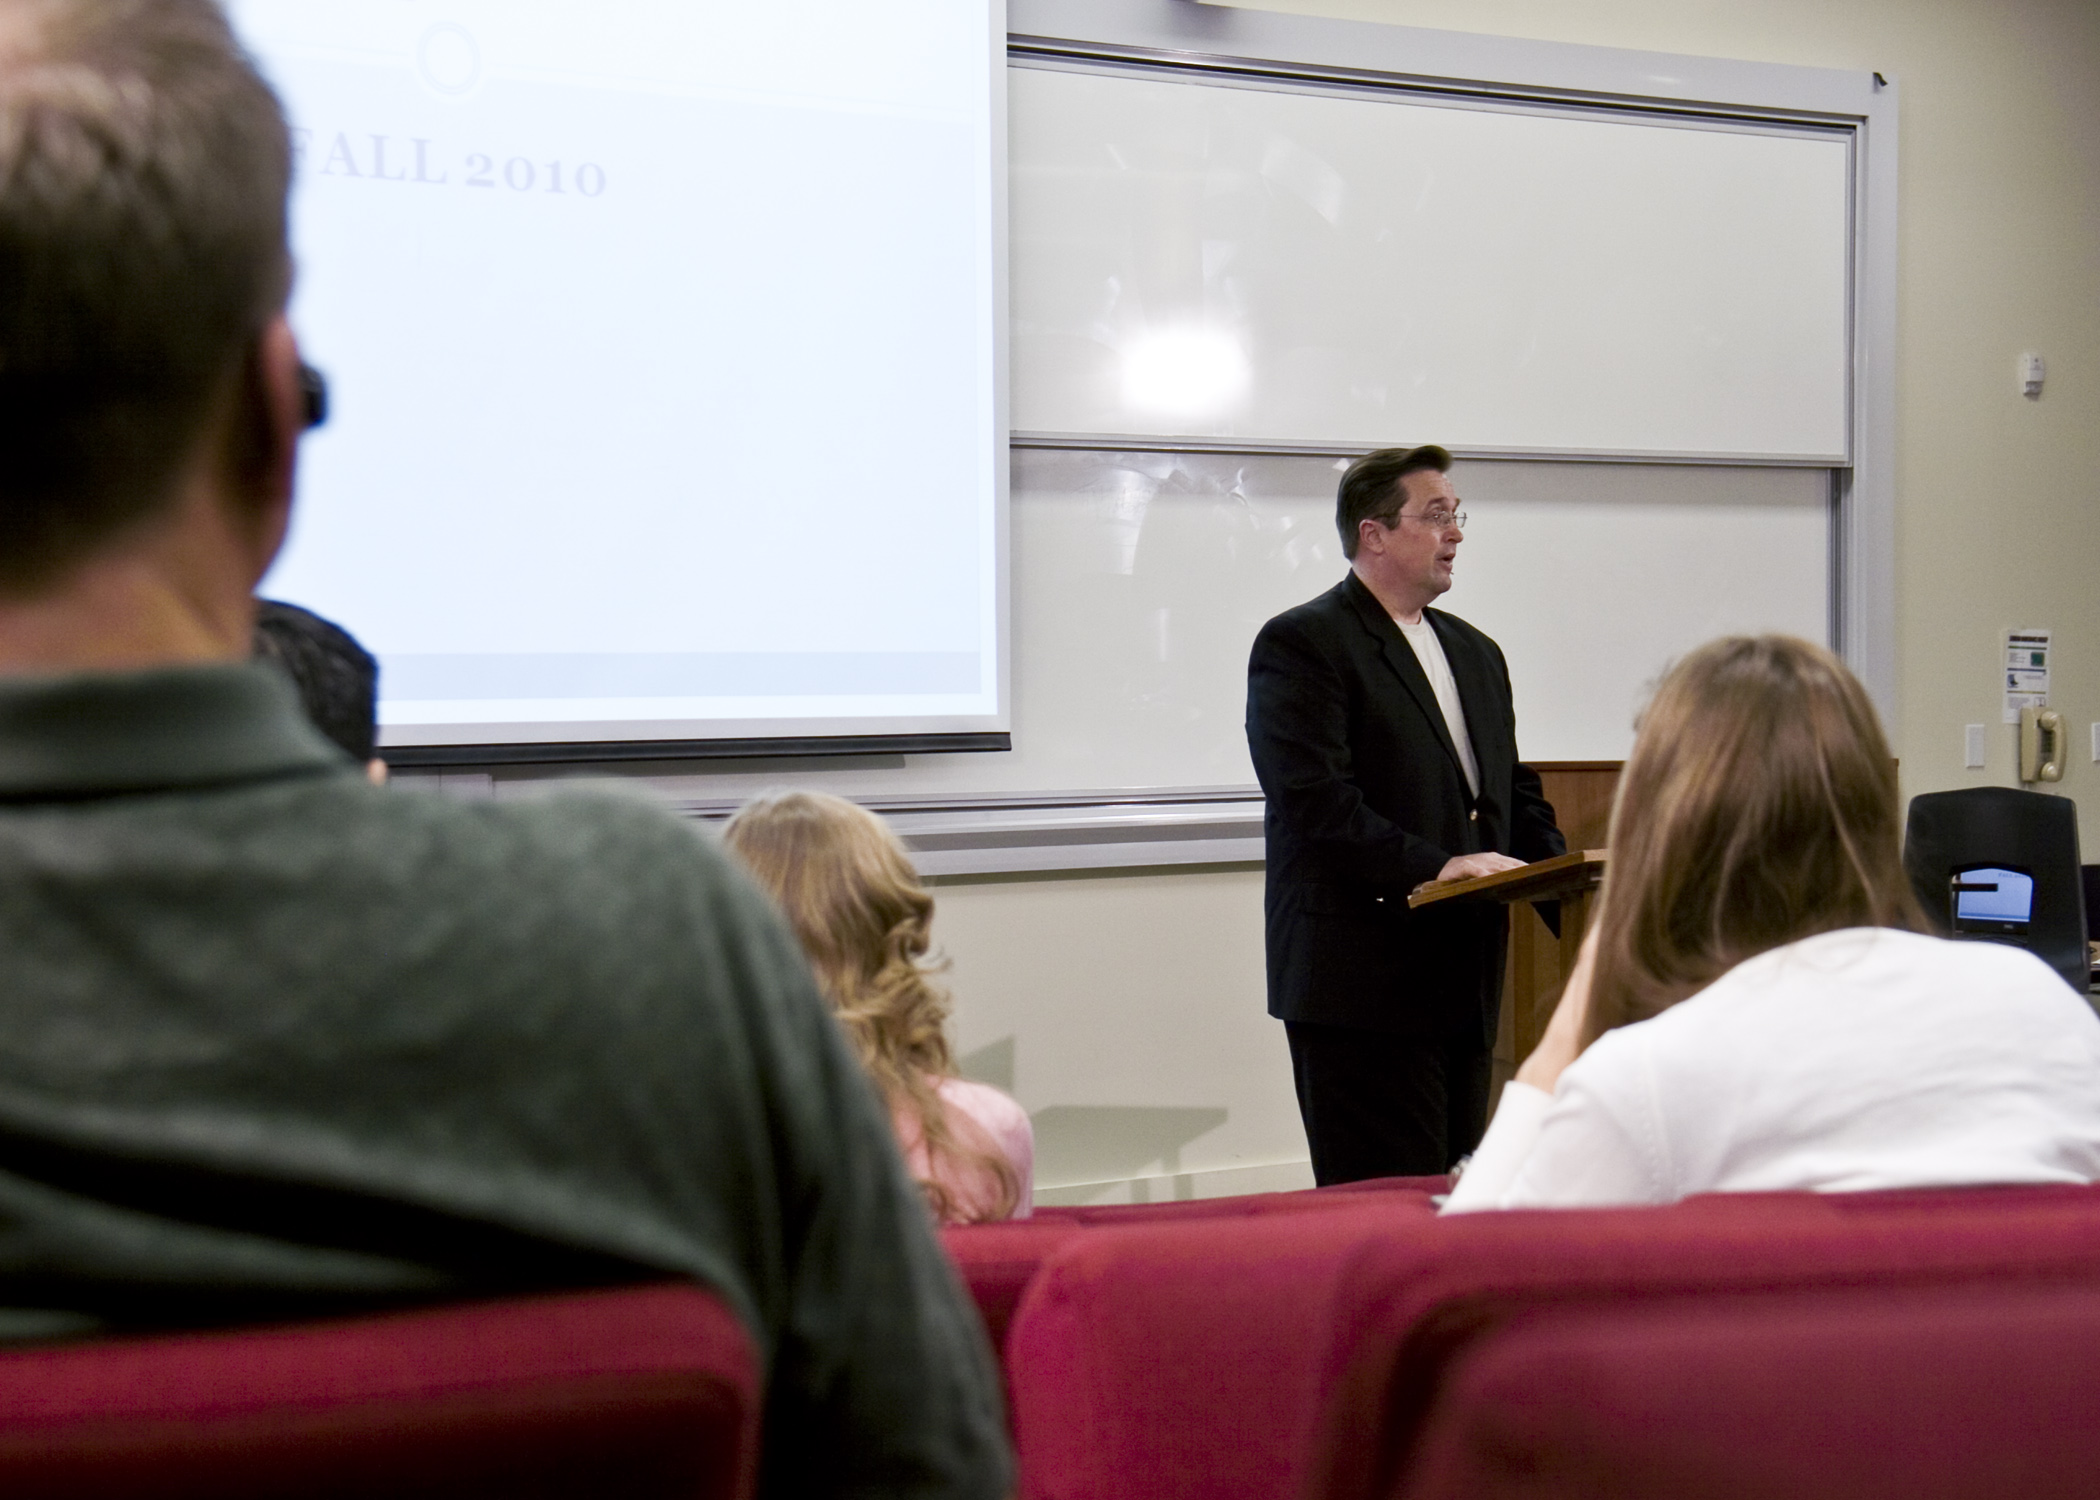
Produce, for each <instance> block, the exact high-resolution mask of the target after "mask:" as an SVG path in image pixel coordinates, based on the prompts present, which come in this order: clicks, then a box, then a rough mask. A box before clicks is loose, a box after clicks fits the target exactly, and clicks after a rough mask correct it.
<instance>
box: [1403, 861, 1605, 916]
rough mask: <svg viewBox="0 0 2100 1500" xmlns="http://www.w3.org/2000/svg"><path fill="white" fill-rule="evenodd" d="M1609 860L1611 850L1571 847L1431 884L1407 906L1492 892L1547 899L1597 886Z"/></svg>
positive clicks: (1513, 898) (1498, 896)
mask: <svg viewBox="0 0 2100 1500" xmlns="http://www.w3.org/2000/svg"><path fill="white" fill-rule="evenodd" d="M1610 860H1611V851H1610V850H1609V849H1571V850H1569V851H1568V852H1567V853H1566V854H1557V855H1555V856H1554V857H1553V858H1551V859H1542V860H1539V861H1538V862H1537V863H1535V864H1528V865H1519V866H1518V867H1517V868H1516V869H1514V870H1498V871H1496V872H1495V873H1494V874H1492V875H1477V876H1475V877H1474V878H1473V879H1471V880H1454V881H1452V882H1450V883H1449V884H1448V885H1433V886H1430V887H1428V888H1427V889H1426V890H1419V891H1416V892H1415V893H1414V894H1412V895H1410V896H1409V897H1408V898H1407V905H1408V908H1409V909H1410V910H1413V909H1414V908H1416V907H1421V906H1430V905H1433V904H1435V903H1436V902H1439V901H1457V900H1462V899H1464V898H1465V897H1468V896H1485V895H1490V894H1492V895H1493V896H1494V897H1495V899H1497V900H1501V901H1523V900H1537V901H1545V900H1549V899H1551V897H1552V896H1553V895H1554V894H1556V893H1559V892H1562V891H1567V890H1572V889H1579V888H1581V887H1582V886H1585V885H1594V884H1595V883H1596V882H1597V881H1598V880H1600V879H1602V878H1603V876H1604V867H1605V865H1607V864H1608V863H1610Z"/></svg>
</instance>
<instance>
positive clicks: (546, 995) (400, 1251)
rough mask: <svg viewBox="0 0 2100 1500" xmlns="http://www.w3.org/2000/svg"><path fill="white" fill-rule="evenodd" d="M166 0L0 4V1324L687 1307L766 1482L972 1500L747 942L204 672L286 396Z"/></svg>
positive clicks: (662, 856) (820, 1029) (684, 855)
mask: <svg viewBox="0 0 2100 1500" xmlns="http://www.w3.org/2000/svg"><path fill="white" fill-rule="evenodd" d="M289 156H290V153H289V144H288V138H287V131H286V127H285V122H284V119H283V116H282V113H281V111H280V109H279V106H278V103H277V101H276V99H275V98H274V97H273V96H272V95H271V93H270V91H269V89H268V87H267V86H266V85H265V84H264V83H263V82H262V81H261V80H260V78H258V77H257V76H256V74H255V72H254V70H253V68H252V67H251V66H250V65H249V63H248V61H247V60H246V58H245V57H244V56H243V55H242V53H241V52H240V49H239V47H238V46H237V44H236V43H235V41H234V40H233V38H232V36H231V34H230V33H229V31H228V29H227V26H226V23H225V20H224V18H223V16H222V15H221V14H220V12H219V10H218V9H217V7H216V6H215V5H214V4H213V3H211V0H0V996H4V1000H0V1334H4V1335H8V1336H12V1337H16V1338H54V1337H66V1336H77V1335H82V1334H88V1333H93V1332H95V1331H99V1330H122V1329H142V1328H160V1327H171V1326H199V1325H208V1324H223V1323H229V1322H243V1321H257V1320H266V1319H282V1318H295V1317H307V1316H315V1315H320V1314H339V1313H344V1312H349V1311H357V1310H362V1309H367V1308H374V1307H380V1306H390V1305H398V1304H402V1303H408V1302H415V1301H429V1300H439V1299H447V1298H462V1297H485V1296H490V1295H500V1294H505V1293H511V1292H521V1291H526V1290H530V1289H539V1288H552V1287H565V1286H585V1285H603V1284H607V1283H618V1282H626V1281H638V1280H646V1279H652V1278H661V1277H690V1278H692V1279H694V1280H696V1281H698V1282H700V1283H702V1284H704V1285H706V1286H708V1287H711V1288H713V1289H714V1290H715V1291H716V1292H718V1293H719V1294H720V1295H721V1296H722V1297H724V1298H725V1299H726V1300H727V1301H728V1303H729V1304H730V1305H731V1306H732V1307H734V1308H735V1309H736V1311H737V1312H738V1313H739V1314H740V1315H741V1316H742V1317H743V1319H744V1320H745V1322H746V1324H747V1326H748V1327H749V1329H750V1331H751V1333H752V1336H753V1339H754V1341H755V1343H756V1346H757V1348H758V1350H759V1353H760V1358H761V1363H762V1366H763V1368H764V1370H765V1372H766V1380H767V1387H766V1402H767V1405H766V1412H765V1423H764V1428H765V1438H766V1452H765V1457H764V1460H763V1464H762V1474H763V1484H764V1487H765V1489H766V1490H767V1491H768V1492H769V1493H772V1494H776V1495H787V1494H794V1495H805V1494H808V1495H815V1494H840V1495H843V1494H852V1495H898V1496H906V1495H909V1496H921V1495H923V1496H936V1495H938V1496H951V1495H952V1496H959V1497H960V1496H974V1497H984V1500H991V1497H995V1496H998V1495H1001V1494H1003V1493H1005V1492H1006V1491H1007V1489H1008V1488H1009V1485H1010V1481H1011V1472H1010V1462H1009V1459H1008V1456H1007V1452H1006V1448H1005V1442H1004V1439H1003V1436H1002V1433H1001V1421H1000V1415H999V1397H998V1393H997V1386H996V1382H995V1379H994V1376H993V1372H992V1369H991V1365H990V1360H989V1355H988V1353H987V1350H986V1348H985V1345H984V1340H983V1334H982V1331H981V1329H980V1328H979V1326H978V1325H977V1322H976V1318H975V1314H974V1313H973V1312H972V1311H971V1309H970V1308H969V1306H968V1304H967V1303H966V1302H965V1301H964V1300H963V1298H962V1297H961V1295H960V1292H959V1290H958V1288H957V1286H956V1284H955V1281H954V1278H953V1276H952V1274H951V1273H950V1271H949V1269H948V1267H947V1265H946V1263H945V1261H944V1260H943V1258H942V1256H941V1254H940V1250H939V1247H938V1246H937V1244H936V1243H935V1241H934V1238H933V1235H932V1233H931V1230H930V1227H929V1224H928V1219H927V1215H926V1213H925V1211H924V1208H923V1206H922V1205H921V1203H920V1202H919V1201H918V1198H917V1195H916V1193H915V1191H914V1189H913V1187H912V1184H911V1182H910V1180H909V1179H908V1177H907V1176H906V1174H905V1172H904V1170H903V1167H902V1165H901V1163H900V1162H899V1160H898V1157H897V1153H896V1150H895V1148H894V1146H893V1145H892V1143H891V1139H890V1134H889V1128H888V1123H887V1120H886V1119H885V1117H884V1115H883V1113H882V1111H881V1109H880V1107H879V1106H878V1104H877V1103H876V1101H875V1099H874V1098H873V1096H872V1093H871V1091H870V1090H869V1088H868V1087H867V1086H866V1084H865V1083H864V1081H863V1080H862V1078H861V1076H860V1074H859V1071H858V1069H857V1067H856V1065H855V1063H854V1061H853V1059H852V1057H851V1056H850V1055H849V1054H848V1053H847V1051H846V1050H845V1048H844V1046H843V1045H842V1043H841V1041H840V1039H839V1037H838V1035H837V1033H836V1028H835V1026H834V1024H833V1022H832V1021H831V1019H830V1017H829V1016H828V1014H827V1013H826V1012H825V1010H824V1007H823V1005H822V1002H821V1001H820V1000H819V998H818V996H817V994H816V992H815V990H814V988H813V986H812V983H811V981H810V979H809V977H808V973H807V970H806V968H805V966H804V964H803V962H802V960H801V958H800V955H799V953H798V952H797V950H796V948H795V946H794V944H793V942H792V940H791V939H790V938H789V937H788V936H787V935H786V934H785V932H784V931H783V929H782V928H781V926H780V925H779V923H778V922H777V921H776V920H775V918H774V917H773V916H772V915H771V913H770V911H769V910H768V908H767V907H766V905H765V903H764V902H763V901H762V900H761V899H760V898H759V897H758V896H757V895H756V894H754V893H753V891H752V890H751V888H750V887H749V886H747V885H746V884H745V883H744V882H743V881H742V880H741V879H740V878H738V877H737V876H736V875H735V874H734V873H732V871H731V870H730V869H729V868H728V866H727V865H726V863H725V861H724V860H723V859H722V858H721V857H720V856H718V855H717V854H716V853H714V852H713V851H712V850H711V849H710V848H709V847H708V846H707V845H705V844H704V843H703V842H702V840H701V839H700V838H699V837H697V836H696V835H695V834H694V833H693V832H692V831H691V830H690V829H689V828H688V827H687V826H685V825H683V824H681V823H679V822H678V821H676V820H675V819H673V818H672V817H671V816H669V815H668V814H666V813H664V812H661V811H659V810H657V809H656V808H654V807H652V806H650V805H647V804H645V803H641V802H638V801H634V800H630V799H626V798H622V797H618V796H613V795H609V794H605V793H595V794H570V795H566V796H560V797H554V798H550V799H547V800H545V801H543V802H539V803H534V804H526V805H514V804H508V803H506V804H495V803H461V802H451V801H446V800H443V799H441V798H437V797H429V796H419V795H414V794H408V793H400V792H389V791H387V790H385V789H382V788H380V787H376V786H374V785H372V784H371V783H370V782H369V781H368V780H367V778H366V776H365V775H364V771H363V768H362V767H360V766H358V765H357V764H356V763H355V762H353V761H352V760H351V759H350V758H349V757H348V756H346V755H344V754H343V753H342V752H341V751H340V750H338V749H336V748H334V747H333V746H331V745H330V744H329V743H328V742H327V741H326V740H324V739H323V738H321V736H320V735H319V734H318V733H316V732H315V731H314V730H313V729H312V728H311V727H310V726H309V725H308V724H307V723H306V722H305V720H304V719H303V718H302V716H301V714H300V710H299V708H298V705H297V701H296V699H295V698H294V696H293V694H292V691H291V688H290V686H289V684H287V683H286V682H285V681H284V680H283V679H282V677H281V676H280V675H278V674H276V673H275V672H273V671H272V670H271V669H270V668H268V667H266V666H258V665H253V664H250V663H248V662H247V660H246V658H247V657H248V655H249V642H250V633H251V630H252V627H253V622H254V602H253V599H252V593H253V590H254V587H255V585H256V583H257V582H258V580H259V579H260V578H261V577H262V575H263V573H264V571H265V570H266V569H267V568H268V566H269V564H270V561H271V559H272V558H273V557H274V556H275V554H276V552H277V549H278V546H279V544H280V543H281V541H282V539H283V537H284V534H285V528H286V524H287V519H288V516H289V511H290V503H291V494H292V479H293V468H294V460H295V454H296V449H297V443H298V438H299V434H300V432H301V430H302V429H303V427H304V426H305V425H306V416H307V412H306V394H305V391H304V390H303V382H302V367H301V365H300V360H299V353H298V349H297V347H296V345H295V343H294V341H293V337H292V333H291V331H290V329H289V328H288V327H287V325H286V322H285V318H284V311H283V309H284V302H285V295H286V288H287V286H288V284H289V276H290V272H289V264H288V260H287V253H286V241H285V194H286V184H287V171H288V161H289Z"/></svg>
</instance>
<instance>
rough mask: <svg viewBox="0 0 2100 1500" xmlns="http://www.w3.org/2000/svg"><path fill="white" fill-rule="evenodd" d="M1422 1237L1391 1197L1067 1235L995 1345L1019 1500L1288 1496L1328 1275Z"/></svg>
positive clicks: (1403, 1199) (1420, 1208) (1310, 1404)
mask: <svg viewBox="0 0 2100 1500" xmlns="http://www.w3.org/2000/svg"><path fill="white" fill-rule="evenodd" d="M1304 1196H1307V1197H1309V1196H1311V1195H1304ZM1436 1227H1437V1226H1436V1223H1435V1221H1434V1218H1433V1216H1432V1210H1431V1208H1430V1205H1429V1201H1428V1199H1427V1198H1426V1197H1425V1196H1423V1195H1421V1194H1419V1193H1404V1192H1403V1193H1371V1194H1362V1195H1358V1196H1356V1197H1355V1198H1354V1200H1353V1202H1351V1203H1348V1204H1346V1205H1343V1206H1336V1205H1335V1204H1333V1203H1331V1202H1327V1201H1325V1200H1323V1201H1322V1203H1321V1206H1320V1208H1319V1210H1318V1211H1315V1212H1298V1213H1280V1212H1266V1213H1265V1212H1255V1213H1242V1214H1236V1215H1231V1216H1213V1217H1208V1218H1198V1219H1188V1220H1176V1221H1169V1222H1164V1223H1158V1222H1156V1223H1150V1224H1139V1225H1135V1226H1132V1227H1130V1228H1125V1229H1115V1230H1106V1231H1087V1232H1083V1233H1080V1234H1077V1235H1075V1236H1073V1237H1072V1238H1071V1239H1069V1240H1067V1241H1066V1242H1065V1243H1064V1244H1063V1245H1061V1246H1060V1247H1058V1249H1057V1250H1056V1251H1055V1252H1054V1253H1053V1254H1052V1255H1051V1257H1050V1259H1049V1260H1048V1262H1047V1263H1046V1264H1045V1265H1044V1267H1043V1269H1042V1271H1041V1272H1040V1273H1039V1274H1038V1276H1037V1277H1036V1279H1035V1281H1034V1283H1033V1284H1032V1285H1031V1286H1030V1287H1029V1289H1028V1291H1027V1293H1026V1294H1025V1295H1024V1296H1023V1298H1022V1302H1021V1307H1020V1311H1019V1312H1018V1314H1017V1315H1016V1317H1015V1319H1014V1323H1013V1329H1012V1333H1011V1334H1010V1336H1009V1338H1008V1343H1007V1358H1006V1370H1007V1386H1008V1391H1009V1393H1010V1395H1011V1398H1012V1403H1013V1417H1014V1441H1015V1446H1016V1448H1017V1449H1018V1451H1019V1455H1020V1463H1021V1489H1022V1494H1023V1495H1024V1496H1027V1497H1030V1500H1116V1497H1129V1500H1199V1497H1201V1500H1271V1497H1274V1496H1278V1495H1287V1494H1291V1493H1293V1492H1294V1490H1295V1488H1296V1485H1297V1482H1298V1480H1299V1479H1300V1478H1301V1477H1302V1465H1303V1457H1304V1453H1305V1451H1306V1441H1307V1438H1308V1435H1309V1432H1310V1429H1311V1426H1312V1419H1313V1413H1314V1401H1315V1399H1316V1396H1317V1383H1318V1378H1319V1375H1320V1371H1321V1358H1322V1355H1323V1352H1324V1350H1325V1348H1326V1346H1327V1332H1326V1318H1327V1307H1328V1300H1329V1294H1330V1292H1331V1290H1332V1287H1333V1283H1334V1278H1335V1276H1336V1274H1337V1273H1338V1272H1339V1270H1340V1268H1341V1267H1342V1266H1343V1265H1344V1264H1345V1263H1346V1262H1347V1261H1348V1259H1349V1256H1350V1254H1351V1252H1352V1251H1353V1250H1355V1249H1357V1248H1359V1247H1361V1246H1363V1245H1364V1244H1366V1243H1371V1242H1376V1241H1378V1240H1380V1239H1382V1238H1387V1237H1391V1236H1395V1235H1404V1234H1407V1233H1409V1232H1410V1231H1415V1232H1419V1231H1421V1230H1424V1229H1428V1230H1433V1229H1435V1228H1436Z"/></svg>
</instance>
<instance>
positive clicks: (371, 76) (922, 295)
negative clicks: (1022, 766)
mask: <svg viewBox="0 0 2100 1500" xmlns="http://www.w3.org/2000/svg"><path fill="white" fill-rule="evenodd" d="M232 10H233V15H234V19H235V23H236V25H237V26H238V27H239V28H240V30H241V33H242V35H243V37H244V39H245V40H246V42H247V43H248V45H249V46H250V47H251V49H252V50H253V51H254V52H255V54H256V56H257V58H258V60H259V62H260V63H261V65H262V67H263V69H264V71H265V73H266V74H267V75H268V76H269V77H270V78H271V80H272V81H273V82H274V83H275V84H276V86H277V87H278V89H279V90H280V92H281V93H282V95H283V97H284V100H285V104H286V108H287V110H288V113H289V114H290V117H291V120H292V124H293V127H294V141H295V149H296V161H295V170H294V187H293V195H292V222H293V242H294V253H295V255H296V257H297V261H298V281H297V284H296V291H295V294H294V297H293V302H292V319H293V324H294V327H295V328H296V329H297V331H298V333H299V336H300V339H301V342H302V347H303V349H304V351H305V354H306V357H307V358H308V359H309V360H310V361H311V362H312V363H313V364H315V365H316V366H317V367H319V368H320V369H322V370H323V371H324V372H325V373H326V374H327V376H328V378H329V382H330V386H331V391H332V396H333V402H332V405H333V410H332V414H331V416H330V419H329V421H328V423H327V424H326V425H325V426H324V427H322V428H321V429H320V430H319V431H317V432H316V433H314V434H313V435H312V436H311V437H310V438H309V439H308V440H307V443H306V446H305V450H304V453H303V458H302V467H301V474H300V486H299V499H298V508H297V511H296V513H295V519H294V529H293V534H292V538H291V541H290V544H289V545H288V547H287V549H286V552H285V555H284V556H283V557H282V558H281V559H280V561H279V563H278V564H277V566H276V568H275V569H274V570H273V572H272V573H271V575H270V576H269V577H268V578H267V579H266V580H265V582H264V587H263V592H264V593H266V594H268V595H270V596H271V597H275V598H283V599H289V600H291V601H293V602H296V603H299V604H304V605H307V606H308V607H310V608H312V609H315V610H318V611H319V612H321V613H322V614H324V615H327V616H330V617H331V618H333V619H336V620H338V621H339V622H341V623H342V624H344V625H345V626H347V627H348V628H349V629H350V630H351V631H352V632H353V633H355V634H356V635H357V636H359V637H360V638H361V639H362V640H364V641H365V643H366V644H367V645H368V646H370V647H371V648H372V650H373V651H374V652H375V653H376V654H377V655H378V656H379V658H380V660H381V664H382V675H381V684H382V686H381V691H382V704H381V710H380V712H381V720H382V726H383V727H382V742H383V744H384V745H385V746H386V747H387V749H388V751H389V753H391V754H394V755H395V756H396V758H405V759H414V758H417V756H418V753H419V751H418V748H416V747H421V753H422V754H423V755H424V756H425V758H431V757H433V756H442V754H443V751H442V750H440V749H439V748H438V747H461V746H505V747H512V748H513V750H516V749H517V748H518V747H525V746H538V747H543V748H544V747H547V746H552V745H567V746H571V747H574V748H576V750H577V751H578V753H582V752H584V751H588V750H589V749H590V748H592V747H598V748H600V749H605V750H608V751H611V750H617V749H619V748H621V746H622V745H623V743H624V746H625V749H626V751H627V752H628V753H633V751H634V750H635V748H636V747H637V743H638V742H639V743H641V744H644V745H650V746H658V747H660V748H663V749H664V750H665V752H666V753H671V751H672V748H673V744H675V743H677V742H686V748H688V749H689V748H692V742H721V741H735V740H744V739H771V738H778V737H793V738H807V737H834V736H875V737H899V736H904V737H922V738H923V737H932V738H931V739H929V740H927V743H928V745H929V747H930V746H931V745H932V744H934V743H936V742H937V741H939V740H940V739H941V737H958V738H957V743H963V742H976V743H985V741H984V740H983V739H982V737H983V736H986V735H997V734H999V733H1001V732H1003V731H1005V730H1006V728H1007V727H1008V722H1007V712H1008V708H1007V697H1006V689H1005V640H1004V631H1005V625H1004V617H1005V609H1004V604H1005V600H1004V594H1005V580H1004V561H1005V559H1004V552H1005V541H1004V527H1005V512H1004V490H1005V486H1006V464H1005V456H1006V414H1005V409H1004V406H1005V403H1004V389H1005V375H1004V369H1003V354H1002V350H1001V339H1002V337H1003V335H1002V332H1001V327H1000V318H999V316H998V312H999V309H1000V307H1001V306H1002V296H1003V292H1002V278H1003V270H1002V257H1003V253H1004V251H1003V232H1004V231H1003V220H1004V209H1003V202H1004V181H1003V174H1004V170H1005V167H1004V123H1003V118H1004V107H1005V106H1004V95H1003V87H1004V84H1003V77H1004V72H1005V69H1004V42H1005V36H1004V26H1005V21H1004V14H1003V5H1001V4H999V3H997V0H991V3H987V0H768V3H767V4H765V5H759V6H753V5H741V4H729V3H726V0H708V3H693V0H588V3H586V0H529V3H528V0H450V3H445V4H440V5H435V6H433V5H430V4H428V3H418V0H237V3H236V4H235V5H234V6H233V8H232ZM665 742H673V743H672V744H666V743H665Z"/></svg>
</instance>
